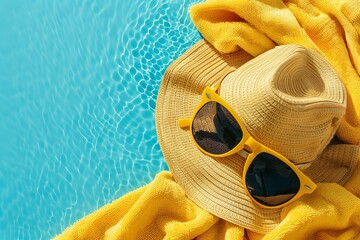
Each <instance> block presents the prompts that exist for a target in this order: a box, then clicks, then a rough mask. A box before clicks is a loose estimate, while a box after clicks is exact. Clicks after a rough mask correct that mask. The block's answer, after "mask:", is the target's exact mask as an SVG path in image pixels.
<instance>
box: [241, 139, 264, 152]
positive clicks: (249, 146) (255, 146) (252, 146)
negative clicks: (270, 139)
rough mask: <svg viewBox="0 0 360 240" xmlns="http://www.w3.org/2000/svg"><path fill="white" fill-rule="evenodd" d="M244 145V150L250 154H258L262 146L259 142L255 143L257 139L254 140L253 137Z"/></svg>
mask: <svg viewBox="0 0 360 240" xmlns="http://www.w3.org/2000/svg"><path fill="white" fill-rule="evenodd" d="M244 144H245V145H244V149H245V150H246V151H248V152H249V153H252V152H257V151H258V150H259V149H260V144H259V143H258V142H257V141H255V139H253V138H252V137H249V138H248V139H246V141H245V143H244Z"/></svg>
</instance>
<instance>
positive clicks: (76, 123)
mask: <svg viewBox="0 0 360 240" xmlns="http://www.w3.org/2000/svg"><path fill="white" fill-rule="evenodd" d="M198 1H199V0H189V1H180V0H174V1H165V0H160V1H158V0H150V1H140V0H135V1H115V0H111V1H106V2H99V1H79V0H77V1H70V0H64V1H45V0H37V1H31V2H27V3H24V2H20V0H15V1H10V0H4V1H1V3H0V9H1V10H0V11H1V14H0V36H1V39H2V41H1V43H0V86H1V87H0V133H1V134H0V135H1V136H0V169H1V170H0V196H1V198H0V239H49V238H51V237H52V236H54V235H56V234H58V233H60V232H61V231H63V230H64V229H65V228H66V227H68V226H69V225H71V224H72V223H73V222H75V221H76V220H78V219H79V218H81V217H83V216H85V215H86V214H89V213H91V212H92V211H94V210H95V209H97V208H99V207H101V206H103V205H104V204H106V203H109V202H111V201H113V200H115V199H117V198H118V197H120V196H122V195H124V194H125V193H127V192H129V191H131V190H134V189H136V188H138V187H140V186H143V185H145V184H147V183H149V182H150V181H151V180H152V179H153V178H154V176H155V175H156V173H158V172H160V171H162V170H166V169H167V165H166V163H165V162H164V159H163V156H162V153H161V150H160V147H159V144H158V140H157V136H156V131H155V120H154V118H155V115H154V114H155V113H154V112H155V102H156V97H157V93H158V89H159V85H160V82H161V78H162V76H163V74H164V72H165V69H166V67H167V66H168V65H169V64H170V63H171V62H172V61H173V60H174V59H176V58H177V57H178V56H179V55H180V54H182V53H183V52H184V51H185V50H186V49H187V48H189V47H190V46H191V45H192V44H194V43H195V42H196V41H197V40H199V39H200V35H199V34H198V32H197V31H196V29H195V27H194V26H193V24H192V23H191V20H190V18H189V14H188V8H189V6H190V5H192V4H194V3H195V2H198Z"/></svg>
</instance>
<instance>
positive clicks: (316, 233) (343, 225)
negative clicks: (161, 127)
mask: <svg viewBox="0 0 360 240" xmlns="http://www.w3.org/2000/svg"><path fill="white" fill-rule="evenodd" d="M359 178H360V164H358V167H357V169H356V171H355V174H354V176H353V177H352V178H351V179H350V181H349V182H348V183H347V185H346V187H347V188H348V189H349V190H350V191H352V192H353V193H354V194H355V195H356V196H355V195H354V194H353V193H351V192H350V191H348V190H346V189H345V188H343V187H341V186H339V185H337V184H332V183H323V184H319V185H318V188H317V189H316V191H315V192H314V193H313V194H311V195H305V196H304V197H302V198H301V199H300V200H298V201H297V202H295V203H293V204H291V205H290V206H287V207H286V208H284V209H283V211H282V215H281V216H282V219H283V220H282V222H281V224H280V225H278V227H277V228H275V229H274V230H272V231H271V232H269V233H268V234H266V235H259V234H256V233H253V232H250V231H246V230H245V229H243V228H241V227H239V226H236V225H234V224H231V223H229V222H226V221H224V220H221V219H219V218H217V217H215V216H213V215H211V214H210V213H208V212H207V211H205V210H203V209H201V208H199V207H198V206H196V205H195V204H194V203H193V202H192V201H190V200H189V199H188V198H187V197H186V196H185V193H184V191H183V190H182V188H181V187H180V186H179V185H177V184H176V182H175V181H174V180H173V178H172V175H171V173H169V172H162V173H159V174H158V175H157V176H156V178H155V180H154V181H153V182H151V183H150V184H149V185H147V186H145V187H143V188H140V189H138V190H136V191H133V192H131V193H128V194H127V195H125V196H123V197H122V198H119V199H118V200H116V201H114V202H113V203H111V204H108V205H106V206H104V207H102V208H100V209H99V210H97V211H96V212H94V213H92V214H90V215H88V216H86V217H84V218H83V219H81V220H80V221H78V222H77V223H75V224H74V225H73V226H71V227H69V228H68V229H66V230H65V231H64V232H63V233H62V234H61V235H59V236H57V237H56V238H55V239H56V240H63V239H64V240H65V239H66V240H68V239H74V240H75V239H78V240H80V239H107V240H109V239H120V240H143V239H144V240H145V239H146V240H156V239H169V240H170V239H171V240H190V239H197V240H232V239H236V240H238V239H250V240H259V239H263V240H270V239H271V240H273V239H295V240H296V239H318V240H322V239H324V240H325V239H340V240H341V239H344V240H348V239H360V199H359V198H358V197H360V184H359V180H360V179H359Z"/></svg>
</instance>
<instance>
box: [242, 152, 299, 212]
mask: <svg viewBox="0 0 360 240" xmlns="http://www.w3.org/2000/svg"><path fill="white" fill-rule="evenodd" d="M246 186H247V188H248V190H249V192H250V194H251V196H252V197H253V198H254V199H255V200H257V201H258V202H260V203H262V204H264V205H266V206H277V205H280V204H282V203H285V202H287V201H289V200H290V199H291V198H293V197H294V196H295V195H296V193H297V192H298V191H299V189H300V180H299V178H298V176H297V175H296V173H295V172H294V171H293V170H292V169H291V168H290V167H289V166H288V165H286V164H285V163H284V162H282V161H281V160H279V159H278V158H276V157H275V156H273V155H271V154H268V153H260V154H258V155H257V156H256V157H255V159H254V161H253V162H252V163H251V165H250V167H249V169H248V171H247V173H246Z"/></svg>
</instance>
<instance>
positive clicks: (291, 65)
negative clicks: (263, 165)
mask: <svg viewBox="0 0 360 240" xmlns="http://www.w3.org/2000/svg"><path fill="white" fill-rule="evenodd" d="M221 80H222V82H221V85H220V89H219V95H220V96H221V97H222V98H223V99H225V100H226V101H227V102H228V103H229V104H230V105H231V106H232V107H233V109H234V110H235V111H236V112H237V114H238V115H239V116H240V118H241V119H242V120H243V122H244V124H245V126H246V128H247V129H248V131H249V132H250V134H251V135H252V136H253V137H254V138H255V139H256V140H257V141H259V142H261V143H262V144H264V145H266V146H268V147H270V148H272V149H274V150H275V151H278V152H279V153H281V154H282V155H284V156H285V157H287V158H288V159H289V160H291V161H293V162H294V163H295V164H302V163H308V162H311V164H308V165H310V166H309V167H308V168H307V169H306V170H304V173H305V174H306V175H307V176H309V177H310V178H311V179H312V180H313V181H314V182H336V183H339V184H344V183H345V182H346V181H347V180H348V178H349V177H350V176H351V174H352V172H353V170H354V168H355V165H356V160H357V155H358V147H357V146H352V145H345V144H330V145H328V144H329V143H330V141H331V139H332V138H333V136H334V133H335V131H336V129H337V128H338V126H339V124H340V120H341V118H342V116H343V115H344V113H345V110H346V109H345V108H346V93H345V89H344V87H343V85H342V83H341V81H340V79H339V77H338V76H337V74H336V73H335V71H334V70H333V69H332V67H331V66H330V65H329V64H328V63H327V61H326V60H325V59H324V58H323V57H322V56H321V55H319V54H317V53H315V52H312V51H310V50H307V49H305V48H303V47H301V46H299V45H284V46H278V47H275V48H274V49H272V50H270V51H268V52H265V53H263V54H262V55H260V56H258V57H256V58H252V57H251V56H250V55H249V54H247V53H246V52H245V51H242V50H240V51H238V52H235V53H232V54H220V53H219V52H217V51H216V50H215V49H214V48H213V47H212V46H211V45H210V44H209V43H207V42H206V41H204V40H201V41H199V42H198V43H197V44H195V45H194V46H193V47H191V48H190V49H189V50H188V51H187V52H185V53H184V54H183V55H182V56H181V57H180V58H179V59H177V60H176V61H174V62H173V63H172V64H171V65H170V66H169V68H168V69H167V71H166V73H165V76H164V78H163V81H162V84H161V87H160V90H159V95H158V100H157V105H156V128H157V133H158V137H159V142H160V146H161V148H162V150H163V153H164V157H165V160H166V161H167V163H168V165H169V167H170V170H171V172H172V173H173V176H174V178H175V180H176V181H177V183H178V184H179V185H180V186H181V187H182V188H183V189H184V190H185V192H186V194H187V196H188V197H189V198H190V199H191V200H193V201H194V202H195V203H196V204H197V205H199V206H200V207H202V208H204V209H206V210H207V211H209V212H211V213H213V214H214V215H216V216H218V217H220V218H222V219H225V220H226V221H229V222H232V223H234V224H237V225H240V226H243V227H245V228H246V229H250V230H252V231H255V232H259V233H266V232H268V231H270V230H271V229H273V228H274V227H275V226H276V225H277V224H278V223H279V222H280V211H281V209H265V208H261V207H260V206H258V205H257V204H255V203H253V202H252V201H251V200H250V198H249V197H248V196H247V195H246V192H245V189H244V186H243V183H242V176H241V175H242V169H243V164H244V159H241V157H240V156H239V155H238V154H234V155H232V156H230V157H225V158H214V157H210V156H208V155H206V154H204V153H202V152H201V151H200V150H199V149H198V148H197V147H196V146H195V144H194V141H193V139H192V137H191V133H190V131H189V130H188V129H182V128H180V127H179V125H178V119H179V118H187V117H191V116H192V113H193V111H194V109H195V107H196V106H197V105H198V104H199V103H200V100H201V93H202V91H203V90H204V88H205V87H207V86H212V85H214V84H215V83H217V82H219V81H221Z"/></svg>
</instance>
